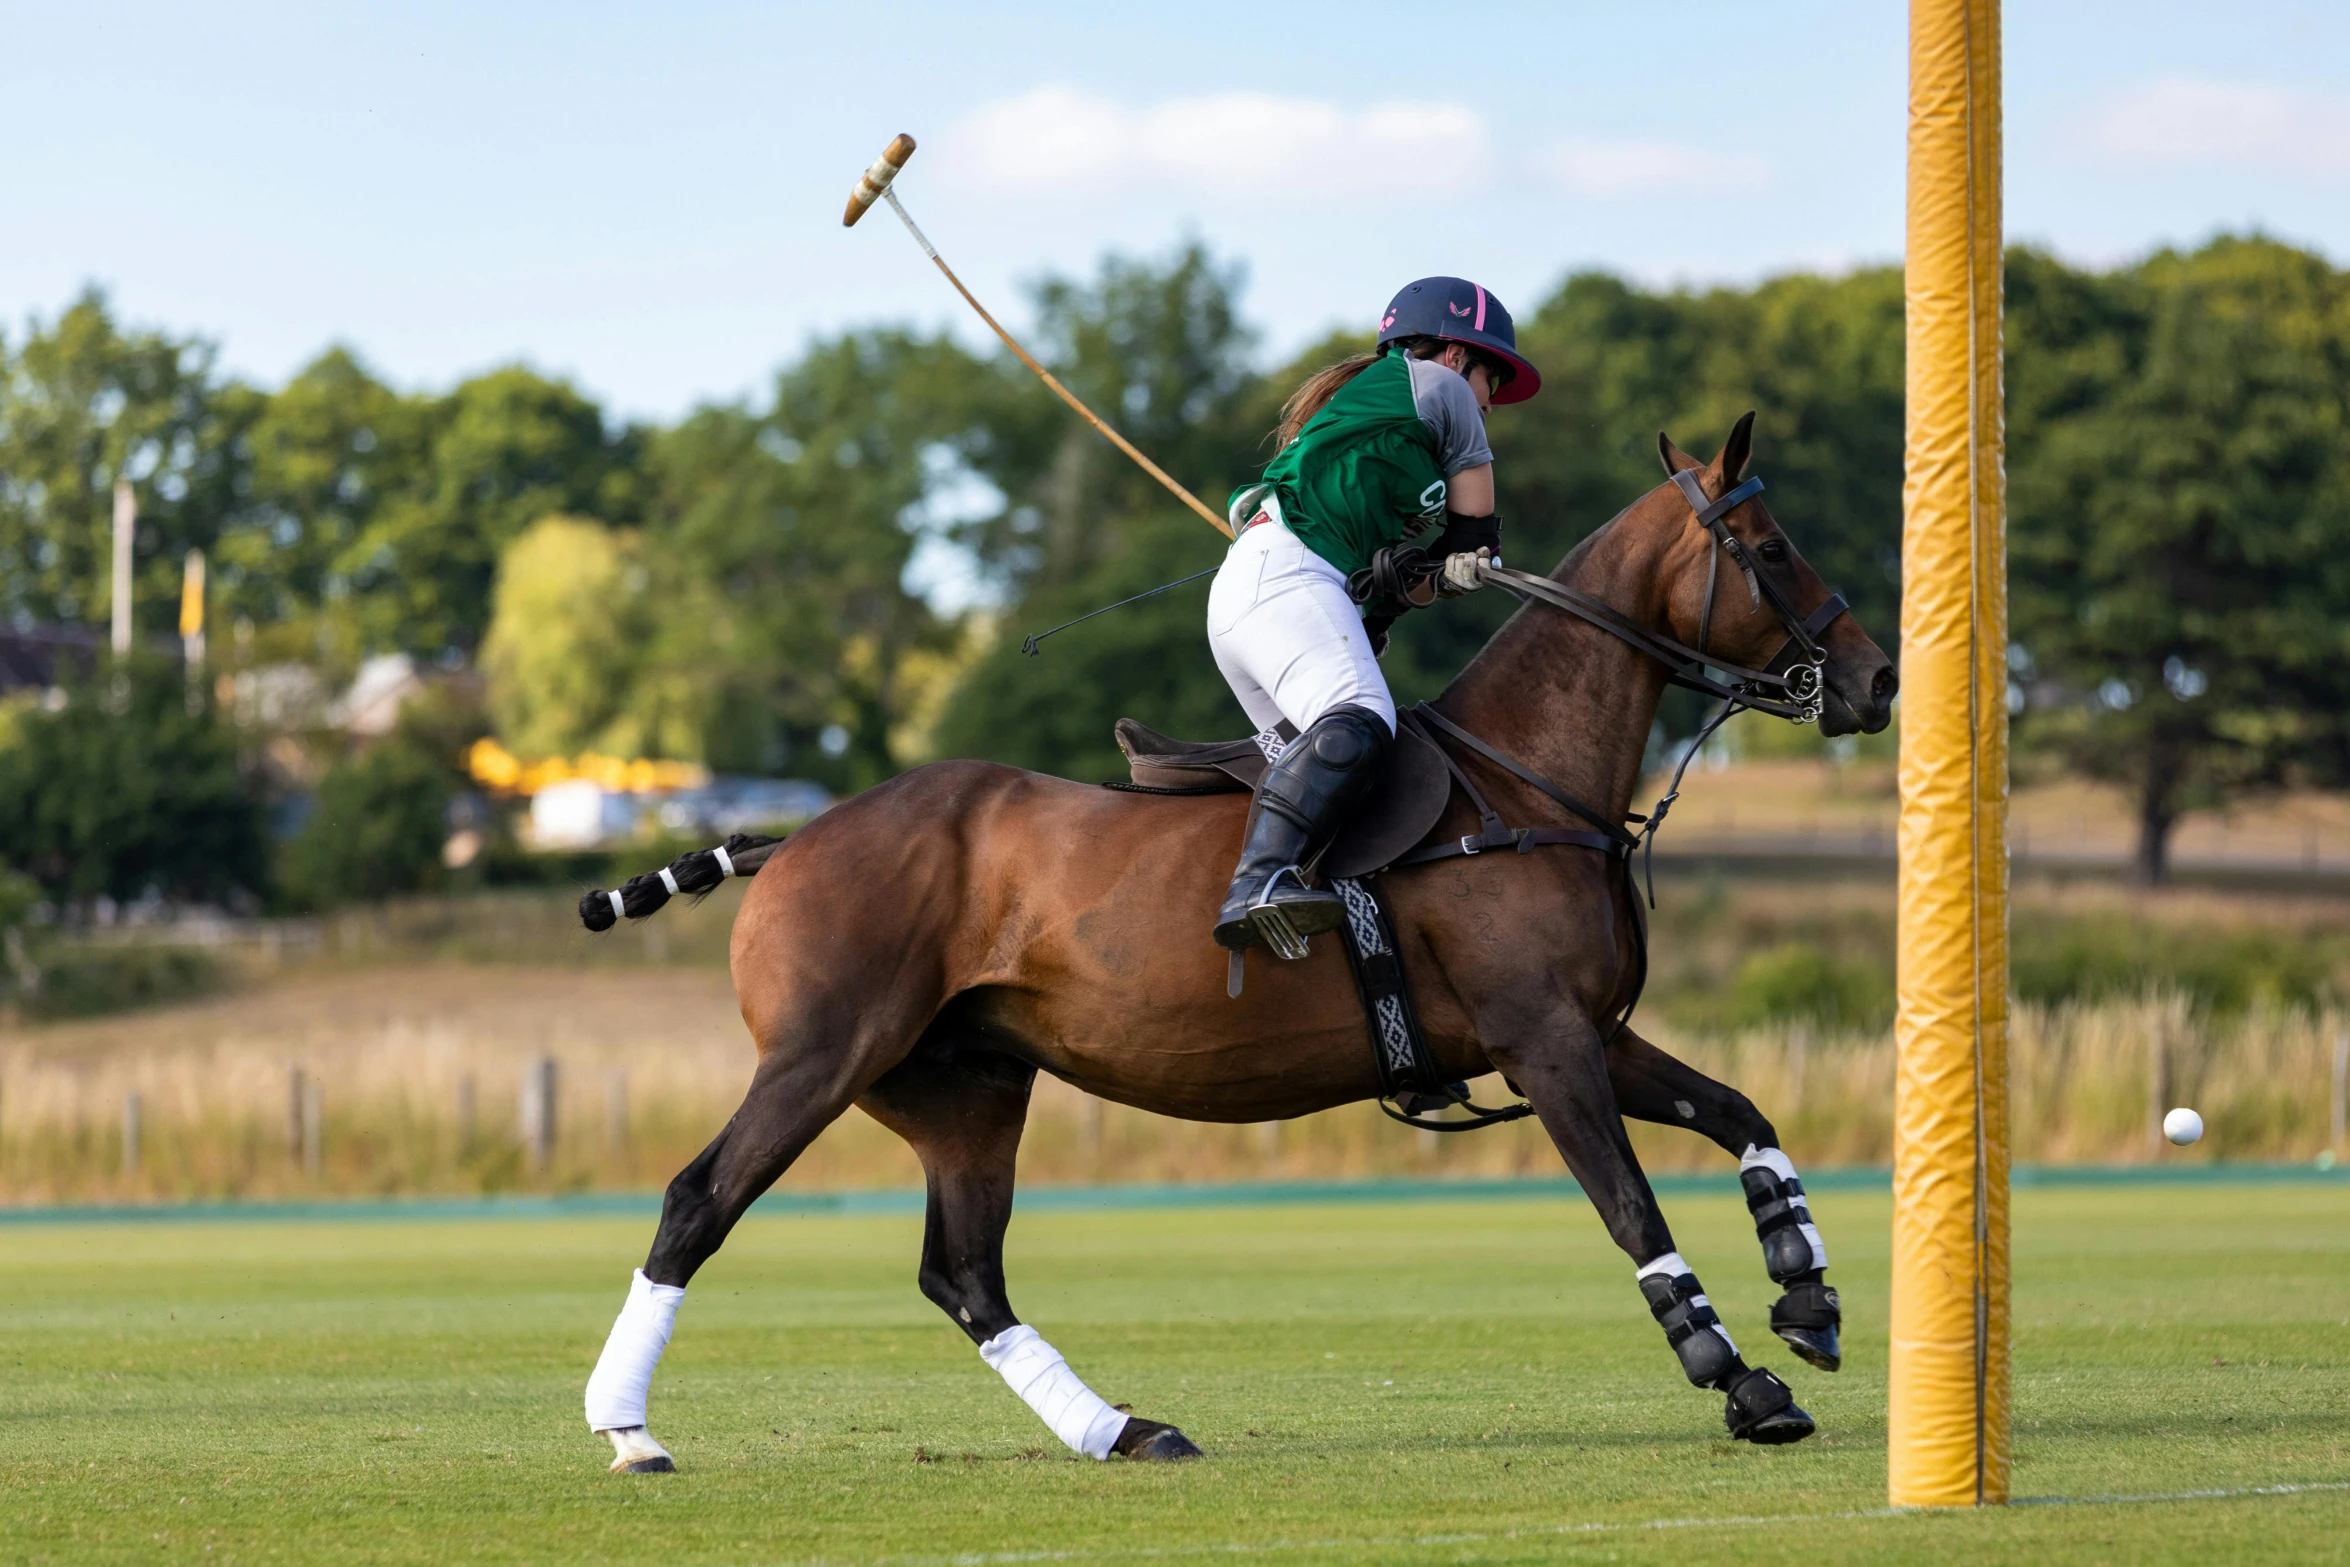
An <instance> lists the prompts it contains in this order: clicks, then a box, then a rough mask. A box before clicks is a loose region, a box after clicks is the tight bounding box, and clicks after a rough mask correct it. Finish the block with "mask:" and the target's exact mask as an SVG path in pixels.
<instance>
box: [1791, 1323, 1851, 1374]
mask: <svg viewBox="0 0 2350 1567" xmlns="http://www.w3.org/2000/svg"><path fill="white" fill-rule="evenodd" d="M1777 1332H1778V1335H1779V1337H1780V1338H1781V1339H1782V1340H1784V1341H1785V1342H1786V1345H1787V1347H1788V1348H1789V1349H1791V1350H1793V1351H1795V1353H1796V1354H1797V1355H1798V1356H1799V1357H1801V1359H1802V1360H1803V1363H1804V1364H1805V1365H1807V1366H1817V1367H1818V1368H1819V1369H1820V1370H1822V1371H1837V1370H1841V1369H1842V1368H1843V1365H1844V1350H1843V1346H1842V1345H1840V1344H1838V1343H1837V1341H1836V1330H1835V1329H1834V1328H1797V1327H1782V1328H1779V1329H1778V1330H1777Z"/></svg>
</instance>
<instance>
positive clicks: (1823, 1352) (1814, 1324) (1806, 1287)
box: [1739, 1148, 1844, 1371]
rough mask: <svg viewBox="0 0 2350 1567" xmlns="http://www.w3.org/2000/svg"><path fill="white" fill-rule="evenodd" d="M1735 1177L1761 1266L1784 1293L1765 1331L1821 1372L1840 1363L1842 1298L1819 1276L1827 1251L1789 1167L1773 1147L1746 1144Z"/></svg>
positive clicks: (1774, 1306)
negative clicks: (1751, 1217)
mask: <svg viewBox="0 0 2350 1567" xmlns="http://www.w3.org/2000/svg"><path fill="white" fill-rule="evenodd" d="M1747 1157H1748V1158H1749V1159H1752V1160H1757V1161H1759V1162H1756V1163H1752V1164H1748V1165H1746V1167H1745V1168H1744V1169H1742V1170H1741V1171H1740V1172H1739V1180H1740V1181H1741V1182H1742V1183H1743V1184H1744V1185H1745V1187H1746V1206H1747V1208H1748V1210H1749V1211H1751V1212H1752V1213H1753V1214H1754V1233H1755V1236H1756V1238H1757V1239H1759V1240H1760V1241H1761V1242H1762V1249H1763V1266H1764V1268H1765V1269H1767V1270H1768V1271H1769V1273H1770V1275H1771V1281H1772V1282H1773V1283H1775V1284H1777V1285H1778V1286H1779V1287H1780V1288H1781V1289H1782V1290H1784V1291H1785V1292H1786V1293H1785V1294H1783V1295H1781V1296H1780V1297H1779V1299H1778V1302H1777V1304H1775V1305H1773V1306H1772V1307H1771V1331H1772V1332H1773V1333H1776V1334H1778V1335H1779V1337H1780V1338H1782V1339H1784V1340H1785V1341H1786V1343H1787V1347H1788V1348H1789V1349H1792V1350H1794V1351H1795V1353H1796V1354H1798V1355H1800V1356H1802V1357H1803V1358H1804V1359H1805V1360H1806V1361H1808V1362H1809V1363H1810V1364H1812V1365H1815V1366H1817V1367H1819V1368H1820V1369H1821V1370H1822V1371H1834V1370H1836V1369H1837V1368H1839V1367H1840V1366H1842V1365H1843V1364H1844V1348H1843V1345H1842V1343H1841V1342H1840V1341H1839V1332H1840V1330H1841V1329H1842V1328H1843V1326H1844V1309H1843V1302H1842V1301H1840V1300H1839V1299H1837V1297H1836V1290H1835V1286H1833V1285H1831V1284H1829V1283H1828V1282H1827V1280H1826V1278H1825V1274H1826V1272H1827V1267H1828V1250H1827V1246H1826V1245H1825V1243H1823V1242H1822V1241H1821V1240H1820V1231H1819V1226H1818V1225H1816V1224H1814V1223H1813V1222H1812V1216H1811V1203H1810V1201H1809V1199H1807V1198H1806V1197H1805V1196H1804V1194H1803V1182H1802V1181H1800V1180H1798V1179H1797V1178H1796V1176H1795V1166H1794V1165H1792V1164H1790V1163H1788V1162H1787V1156H1786V1155H1785V1154H1783V1153H1781V1152H1779V1151H1778V1150H1777V1149H1775V1148H1773V1149H1770V1150H1768V1151H1761V1150H1756V1149H1753V1148H1749V1149H1748V1150H1747Z"/></svg>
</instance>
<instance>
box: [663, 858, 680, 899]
mask: <svg viewBox="0 0 2350 1567" xmlns="http://www.w3.org/2000/svg"><path fill="white" fill-rule="evenodd" d="M661 885H662V886H664V887H667V888H668V889H669V896H671V897H672V898H674V897H676V896H677V878H676V877H674V876H672V875H670V874H669V867H668V866H666V865H664V866H662V867H661Z"/></svg>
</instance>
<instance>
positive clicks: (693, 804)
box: [530, 777, 832, 849]
mask: <svg viewBox="0 0 2350 1567" xmlns="http://www.w3.org/2000/svg"><path fill="white" fill-rule="evenodd" d="M831 808H832V796H831V795H830V794H828V793H827V792H826V791H825V789H824V787H823V786H822V785H820V784H814V783H810V782H808V781H807V780H806V779H804V778H726V777H721V778H713V779H711V780H710V782H709V783H708V784H706V785H704V786H703V787H701V788H699V789H678V790H673V791H670V792H667V793H645V794H638V793H632V792H630V791H628V790H624V789H612V788H607V787H606V786H604V785H603V784H600V783H597V782H596V781H595V780H593V779H590V778H570V779H566V780H564V781H563V782H562V783H554V784H549V785H547V786H546V787H545V788H543V789H541V790H539V792H538V793H537V794H534V795H532V796H531V799H530V841H531V846H532V847H533V848H538V849H595V848H601V847H603V846H605V845H607V844H612V843H620V842H624V841H626V840H627V839H629V838H632V837H635V836H636V835H637V833H638V832H639V831H640V830H642V829H644V828H647V827H650V826H653V825H656V824H657V825H658V826H659V827H660V828H661V829H662V830H663V831H665V832H670V833H676V834H679V835H681V836H685V837H697V836H699V837H706V838H710V839H713V840H715V839H719V838H724V837H725V836H726V835H727V834H729V833H737V832H749V831H754V830H757V829H760V828H786V829H788V828H793V827H797V826H799V825H801V824H802V823H804V822H807V821H809V820H811V819H813V818H814V817H817V816H819V815H821V814H823V813H824V812H825V811H827V810H830V809H831Z"/></svg>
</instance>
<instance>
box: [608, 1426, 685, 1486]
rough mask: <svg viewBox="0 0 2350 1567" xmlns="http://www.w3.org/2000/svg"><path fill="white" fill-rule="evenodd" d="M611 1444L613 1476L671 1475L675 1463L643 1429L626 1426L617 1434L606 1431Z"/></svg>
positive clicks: (674, 1468)
mask: <svg viewBox="0 0 2350 1567" xmlns="http://www.w3.org/2000/svg"><path fill="white" fill-rule="evenodd" d="M604 1435H605V1436H606V1437H607V1438H608V1439H610V1441H611V1443H612V1472H613V1473H614V1474H616V1475H673V1474H675V1473H677V1460H675V1459H674V1458H671V1457H670V1456H669V1449H668V1448H666V1447H663V1446H662V1445H661V1444H660V1443H658V1442H656V1441H654V1440H653V1433H652V1432H650V1431H647V1430H646V1429H645V1428H644V1427H643V1426H629V1427H627V1428H625V1429H623V1430H619V1431H606V1432H605V1433H604Z"/></svg>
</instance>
